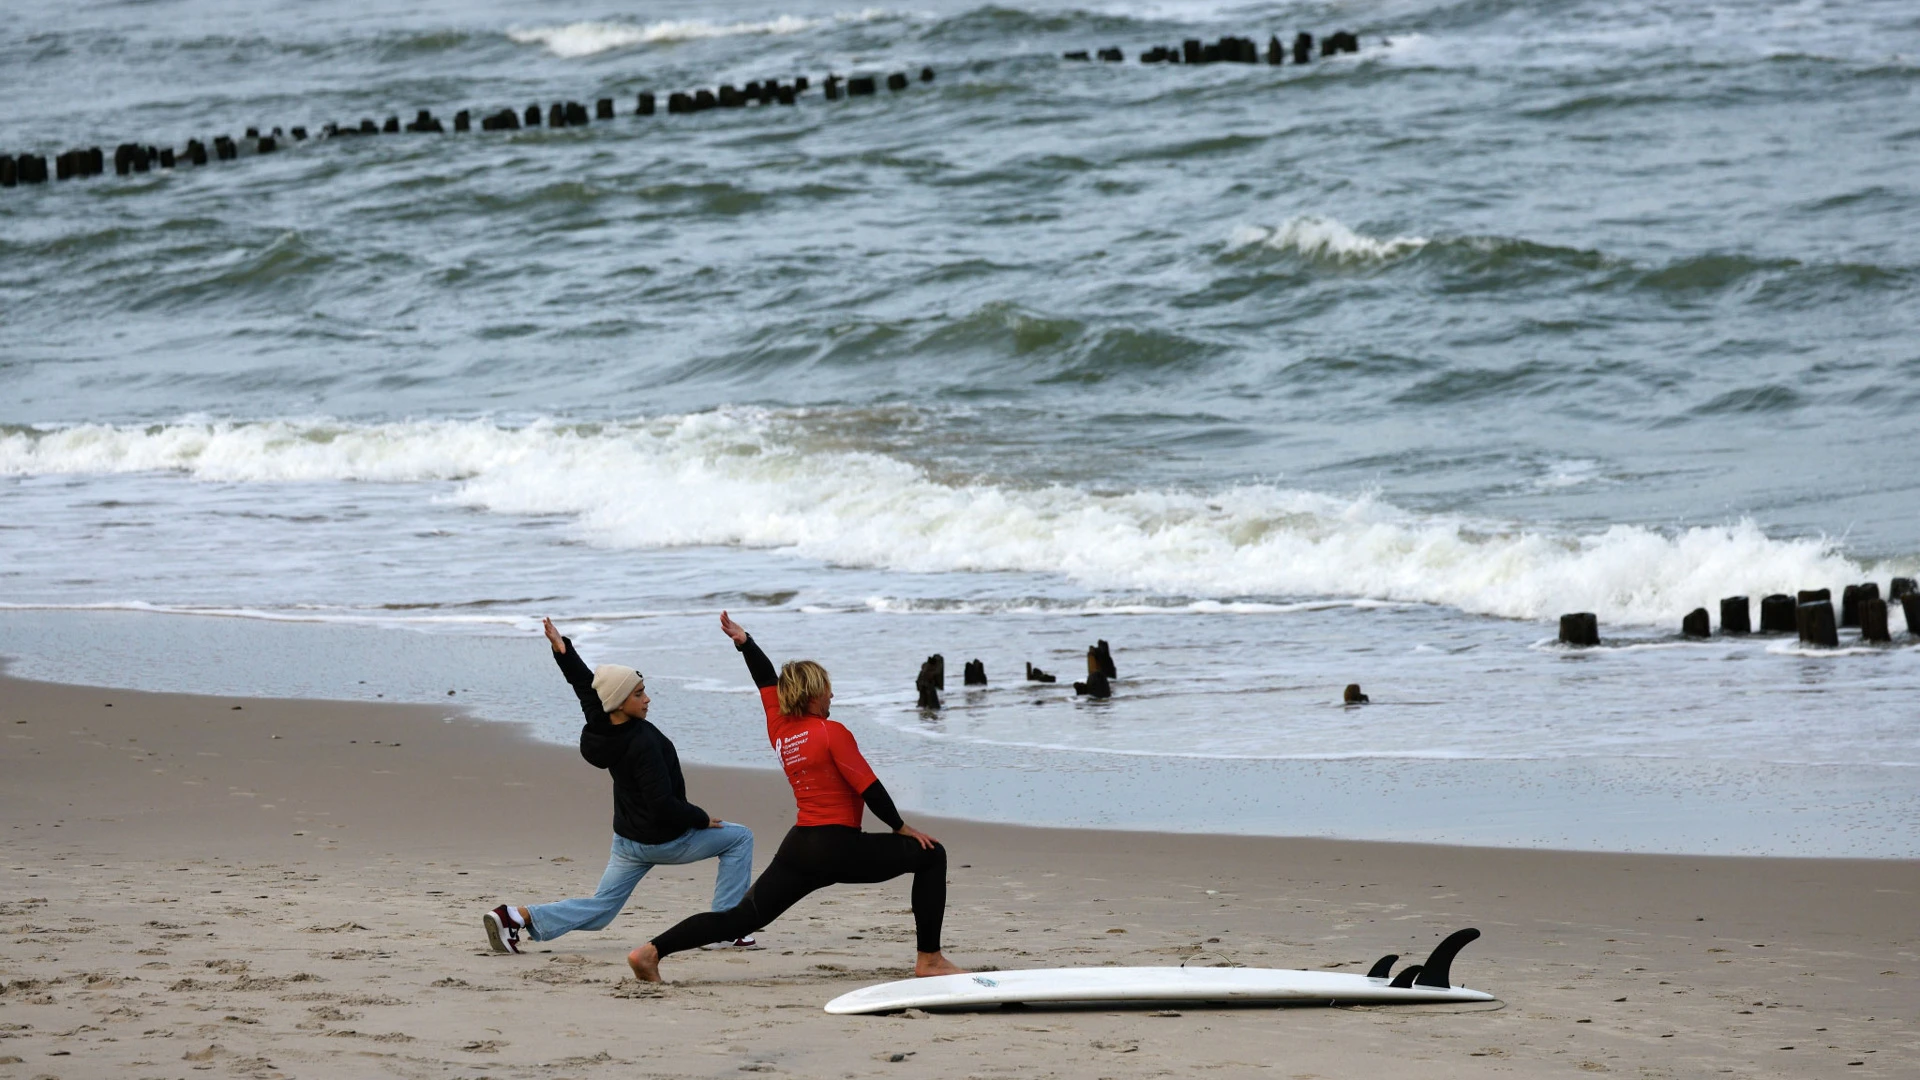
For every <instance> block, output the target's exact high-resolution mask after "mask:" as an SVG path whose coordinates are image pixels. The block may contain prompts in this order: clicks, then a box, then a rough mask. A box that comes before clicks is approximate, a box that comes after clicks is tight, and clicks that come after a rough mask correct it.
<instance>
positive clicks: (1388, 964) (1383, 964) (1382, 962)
mask: <svg viewBox="0 0 1920 1080" xmlns="http://www.w3.org/2000/svg"><path fill="white" fill-rule="evenodd" d="M1398 959H1400V954H1399V953H1388V954H1387V955H1385V956H1383V957H1381V958H1380V959H1378V960H1375V961H1374V962H1373V966H1372V967H1370V968H1368V969H1367V978H1369V979H1384V978H1386V977H1387V976H1389V975H1391V974H1393V962H1394V961H1395V960H1398Z"/></svg>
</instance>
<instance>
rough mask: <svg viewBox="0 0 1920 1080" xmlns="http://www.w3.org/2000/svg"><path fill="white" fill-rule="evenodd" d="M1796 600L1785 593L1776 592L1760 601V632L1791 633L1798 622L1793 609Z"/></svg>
mask: <svg viewBox="0 0 1920 1080" xmlns="http://www.w3.org/2000/svg"><path fill="white" fill-rule="evenodd" d="M1795 606H1796V601H1795V600H1794V598H1793V597H1791V596H1788V595H1787V594H1785V593H1774V594H1773V595H1772V596H1768V597H1763V598H1762V599H1761V601H1760V632H1761V633H1763V634H1791V633H1793V632H1794V630H1795V627H1796V625H1797V624H1796V623H1795V621H1794V619H1795V616H1794V614H1793V609H1794V607H1795Z"/></svg>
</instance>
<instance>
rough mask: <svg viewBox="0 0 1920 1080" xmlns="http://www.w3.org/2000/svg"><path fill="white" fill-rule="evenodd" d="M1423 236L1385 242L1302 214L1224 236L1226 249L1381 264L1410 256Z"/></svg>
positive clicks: (1423, 244) (1329, 220) (1424, 243)
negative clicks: (1265, 251)
mask: <svg viewBox="0 0 1920 1080" xmlns="http://www.w3.org/2000/svg"><path fill="white" fill-rule="evenodd" d="M1427 242H1428V241H1427V238H1426V237H1424V236H1395V237H1391V238H1389V239H1386V240H1381V239H1379V238H1377V237H1372V236H1367V235H1365V234H1363V233H1357V232H1354V231H1353V230H1352V229H1350V228H1348V227H1347V226H1345V225H1342V224H1341V223H1340V222H1338V221H1335V220H1334V219H1333V218H1330V217H1321V216H1320V215H1318V214H1306V215H1302V216H1299V217H1293V218H1288V219H1287V220H1286V221H1285V222H1283V223H1282V224H1280V225H1279V226H1278V227H1274V228H1268V227H1266V226H1262V225H1241V226H1239V227H1237V228H1235V229H1234V230H1233V232H1232V233H1231V234H1230V235H1229V236H1228V237H1227V250H1228V251H1230V252H1235V251H1243V250H1245V249H1247V248H1253V247H1261V248H1268V249H1271V250H1274V251H1285V252H1290V253H1292V254H1295V255H1301V256H1305V257H1306V258H1309V259H1326V260H1329V261H1333V262H1356V263H1357V262H1382V261H1385V260H1388V259H1395V258H1399V257H1400V256H1402V255H1410V254H1412V253H1413V252H1416V251H1419V250H1420V249H1421V248H1423V247H1426V246H1427Z"/></svg>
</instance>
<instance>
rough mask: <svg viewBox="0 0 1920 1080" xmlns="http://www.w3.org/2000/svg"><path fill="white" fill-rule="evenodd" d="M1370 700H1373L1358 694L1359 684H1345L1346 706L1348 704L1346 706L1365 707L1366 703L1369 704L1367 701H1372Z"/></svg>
mask: <svg viewBox="0 0 1920 1080" xmlns="http://www.w3.org/2000/svg"><path fill="white" fill-rule="evenodd" d="M1372 700H1373V699H1372V698H1369V697H1368V696H1367V695H1365V694H1363V693H1361V692H1360V684H1359V683H1348V684H1347V692H1346V694H1345V701H1346V704H1348V705H1365V704H1366V703H1367V702H1369V701H1372Z"/></svg>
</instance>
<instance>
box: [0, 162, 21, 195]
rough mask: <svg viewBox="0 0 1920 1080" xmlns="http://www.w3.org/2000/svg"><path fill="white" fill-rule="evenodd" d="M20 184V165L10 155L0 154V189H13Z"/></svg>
mask: <svg viewBox="0 0 1920 1080" xmlns="http://www.w3.org/2000/svg"><path fill="white" fill-rule="evenodd" d="M19 183H20V163H19V162H17V161H15V160H14V159H13V155H12V154H0V188H10V187H15V186H17V185H18V184H19Z"/></svg>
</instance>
